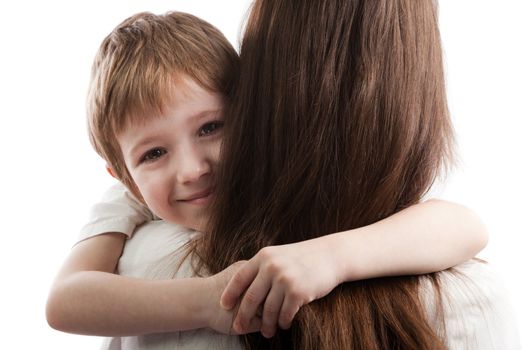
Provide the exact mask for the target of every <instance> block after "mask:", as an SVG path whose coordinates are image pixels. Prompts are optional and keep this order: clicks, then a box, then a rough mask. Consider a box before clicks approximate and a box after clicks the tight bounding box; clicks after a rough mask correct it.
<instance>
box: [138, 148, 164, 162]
mask: <svg viewBox="0 0 525 350" xmlns="http://www.w3.org/2000/svg"><path fill="white" fill-rule="evenodd" d="M165 154H166V150H165V149H163V148H152V149H150V150H149V151H147V152H146V153H144V155H143V156H142V157H141V158H140V163H147V162H152V161H155V160H157V159H159V158H160V157H162V156H163V155H165Z"/></svg>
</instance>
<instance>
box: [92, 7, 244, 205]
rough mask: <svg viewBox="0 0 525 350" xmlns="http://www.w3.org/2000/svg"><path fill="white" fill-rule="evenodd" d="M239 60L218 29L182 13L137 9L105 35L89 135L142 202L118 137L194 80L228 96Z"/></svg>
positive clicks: (157, 111) (97, 63)
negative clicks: (156, 12) (134, 13)
mask: <svg viewBox="0 0 525 350" xmlns="http://www.w3.org/2000/svg"><path fill="white" fill-rule="evenodd" d="M238 60H239V59H238V56H237V53H236V52H235V50H234V49H233V47H232V46H231V44H230V43H229V42H228V41H227V40H226V38H225V37H224V36H223V35H222V33H220V31H219V30H217V29H216V28H215V27H213V26H212V25H211V24H209V23H207V22H205V21H203V20H201V19H199V18H197V17H195V16H192V15H189V14H186V13H180V12H170V13H166V14H164V15H154V14H151V13H139V14H136V15H134V16H132V17H130V18H128V19H126V20H125V21H124V22H122V23H121V24H120V25H119V26H117V27H116V28H115V29H114V30H113V31H112V32H111V33H110V34H109V35H108V36H107V37H106V38H105V39H104V41H103V42H102V44H101V46H100V48H99V51H98V53H97V55H96V58H95V61H94V64H93V68H92V77H91V84H90V89H89V95H88V103H87V106H88V122H89V136H90V140H91V143H92V144H93V146H94V148H95V150H96V151H97V153H99V155H100V156H102V158H104V159H105V160H106V162H107V164H108V166H109V167H110V169H111V172H112V174H113V175H114V176H115V177H116V178H117V179H119V180H120V181H121V182H122V183H124V185H126V186H127V187H128V188H129V189H130V190H131V191H132V192H133V193H134V194H135V195H136V196H137V197H138V198H139V199H141V200H144V198H143V196H142V194H141V193H140V191H139V186H137V184H136V181H135V180H134V179H133V177H132V175H131V173H130V171H129V169H128V167H127V166H126V162H125V160H124V155H123V151H122V147H121V145H120V144H119V142H118V136H119V135H120V134H122V133H123V132H124V131H125V130H126V129H128V128H129V127H130V126H132V125H135V126H136V125H140V124H144V123H146V122H148V120H150V119H154V118H157V117H159V116H165V115H166V109H167V108H168V109H169V108H170V106H173V103H172V102H173V101H172V98H173V96H175V95H177V94H179V95H180V94H181V93H182V92H183V91H182V92H181V91H179V90H184V89H186V87H187V86H188V83H187V82H188V81H190V82H194V83H196V84H197V85H198V88H201V89H204V90H206V91H208V92H210V93H213V94H217V95H220V96H224V97H226V96H228V95H229V93H230V90H231V88H232V87H233V84H234V80H235V79H236V77H237V73H238V72H237V69H238V64H239V62H238ZM190 84H191V83H190ZM179 100H180V99H179Z"/></svg>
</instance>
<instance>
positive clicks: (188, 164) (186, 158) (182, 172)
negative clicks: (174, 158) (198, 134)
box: [175, 150, 211, 183]
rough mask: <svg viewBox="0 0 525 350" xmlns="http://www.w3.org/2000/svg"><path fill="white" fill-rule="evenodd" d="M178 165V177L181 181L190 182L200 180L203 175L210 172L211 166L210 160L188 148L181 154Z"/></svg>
mask: <svg viewBox="0 0 525 350" xmlns="http://www.w3.org/2000/svg"><path fill="white" fill-rule="evenodd" d="M179 160H180V161H179V162H177V163H178V164H177V165H176V167H177V169H175V171H176V177H177V181H178V182H179V183H188V182H193V181H197V180H199V179H200V178H201V177H202V176H204V175H206V174H209V173H210V170H211V167H210V162H209V160H208V159H207V158H206V157H205V156H203V155H202V154H200V153H199V152H196V151H193V150H187V151H185V152H184V154H181V155H180V158H179Z"/></svg>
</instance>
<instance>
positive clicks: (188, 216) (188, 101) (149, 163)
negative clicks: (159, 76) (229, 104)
mask: <svg viewBox="0 0 525 350" xmlns="http://www.w3.org/2000/svg"><path fill="white" fill-rule="evenodd" d="M222 108H223V100H222V97H221V96H220V95H219V94H215V93H210V92H208V91H207V90H205V89H203V88H202V87H200V86H199V85H198V84H196V83H195V82H194V81H192V80H190V79H186V80H184V82H183V83H181V86H180V87H179V88H178V89H175V92H174V95H173V98H172V99H171V102H170V103H169V104H168V105H167V106H166V108H165V111H164V115H161V116H159V117H152V118H151V119H150V120H148V122H146V123H144V124H137V125H131V126H129V127H128V128H126V129H125V130H124V131H123V132H121V133H120V134H119V135H118V137H117V139H118V142H119V144H120V147H121V149H122V153H123V155H124V161H125V164H126V166H127V168H128V170H129V172H130V174H131V176H132V178H133V180H134V182H135V184H136V185H137V187H138V189H139V191H140V193H141V195H142V197H143V198H144V201H145V202H146V204H147V206H148V207H149V208H150V209H151V211H152V212H154V213H155V214H156V215H157V216H159V217H161V218H163V219H164V220H166V221H169V222H175V223H178V224H180V225H182V226H186V227H191V228H195V229H199V230H201V231H202V229H203V228H204V225H205V223H206V218H207V212H206V208H207V205H208V203H209V202H210V199H211V196H212V194H213V188H212V187H211V182H212V178H213V174H214V171H215V169H216V166H217V162H218V159H219V151H220V144H221V134H222V133H221V129H222V125H223V121H222Z"/></svg>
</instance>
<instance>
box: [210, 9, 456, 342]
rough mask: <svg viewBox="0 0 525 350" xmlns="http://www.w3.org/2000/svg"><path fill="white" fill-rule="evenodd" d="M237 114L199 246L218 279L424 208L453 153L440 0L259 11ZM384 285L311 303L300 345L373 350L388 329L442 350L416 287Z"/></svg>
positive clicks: (249, 35) (252, 23) (244, 59)
mask: <svg viewBox="0 0 525 350" xmlns="http://www.w3.org/2000/svg"><path fill="white" fill-rule="evenodd" d="M230 117H231V120H230V123H229V125H228V128H227V130H226V143H225V145H224V159H223V162H224V163H223V165H224V166H223V168H222V173H221V174H220V175H221V176H219V186H218V188H217V191H218V192H217V203H216V207H215V209H216V210H215V213H216V215H215V217H214V218H213V222H214V226H213V229H212V230H211V231H212V232H211V234H209V235H207V236H206V237H205V238H204V241H203V243H202V245H201V247H200V248H201V249H200V253H201V255H202V257H203V258H204V260H205V263H206V264H207V265H208V267H209V268H210V270H211V271H212V272H214V271H219V270H221V269H223V268H225V267H226V266H228V265H229V264H231V263H232V262H234V261H237V260H239V259H246V258H250V257H251V256H252V255H253V254H255V253H256V252H257V251H258V250H259V249H260V248H261V247H263V246H266V245H275V244H283V243H289V242H295V241H299V240H303V239H308V238H312V237H316V236H320V235H324V234H328V233H331V232H335V231H340V230H344V229H351V228H355V227H359V226H363V225H367V224H370V223H372V222H375V221H377V220H379V219H382V218H384V217H386V216H389V215H391V214H393V213H394V212H396V211H399V210H401V209H402V208H404V207H407V206H409V205H411V204H414V203H416V202H417V201H419V200H420V199H421V197H422V196H423V194H424V193H425V192H426V191H427V190H428V189H429V187H430V186H431V184H432V183H433V181H434V179H435V178H436V176H437V174H438V173H439V172H440V170H441V169H442V168H443V166H444V165H445V164H447V162H448V160H449V159H450V156H451V144H452V130H451V125H450V120H449V116H448V111H447V105H446V97H445V87H444V77H443V67H442V57H441V47H440V38H439V31H438V25H437V14H436V8H435V4H434V2H433V1H431V0H421V1H413V0H378V1H365V0H359V1H358V0H350V1H349V0H344V1H343V0H324V1H316V2H306V1H287V0H264V1H263V0H261V1H256V2H255V4H254V6H253V8H252V13H251V16H250V18H249V21H248V23H247V26H246V31H245V35H244V39H243V43H242V47H241V74H240V79H239V85H238V86H237V91H236V94H235V99H234V104H233V105H232V107H231V110H230ZM212 249H213V250H212ZM212 256H213V259H211V257H212ZM385 281H386V280H379V281H365V282H359V283H353V284H347V285H345V286H344V287H342V288H339V289H337V290H335V291H334V292H332V294H331V295H330V296H329V297H328V298H326V299H324V300H323V301H319V302H315V303H313V304H312V305H308V307H305V308H303V309H302V310H301V312H300V315H299V317H298V326H297V327H295V326H294V327H292V331H291V333H288V336H290V335H291V337H292V338H291V339H293V340H294V343H295V344H302V345H303V346H304V347H305V348H306V347H310V348H322V346H321V345H323V346H325V347H327V348H330V347H332V348H333V347H334V346H335V345H341V346H345V347H350V346H353V347H359V346H363V347H367V348H374V346H375V345H377V344H378V343H376V342H374V339H376V341H378V340H377V339H379V338H378V337H380V335H378V333H377V332H393V333H392V334H395V336H392V337H388V336H385V337H386V338H388V339H391V340H392V341H393V342H394V343H395V342H396V341H400V339H402V342H401V343H402V344H404V345H405V346H406V347H407V348H410V344H413V343H414V339H416V340H417V341H422V342H423V343H421V344H419V346H422V347H425V346H424V344H425V342H426V344H431V343H432V342H434V341H435V340H436V339H435V336H434V334H433V333H432V331H431V330H430V328H429V327H428V325H427V324H426V321H425V319H424V316H423V312H422V309H421V308H420V307H418V306H417V303H418V301H417V289H416V287H417V280H412V279H406V280H401V279H399V280H395V282H385ZM397 282H399V283H398V284H399V285H398V286H397V285H396V283H397ZM392 284H393V285H392ZM387 285H389V286H387ZM350 290H352V291H353V292H352V293H350V292H349V291H350ZM407 300H410V302H409V303H412V304H415V305H416V307H415V308H414V307H412V309H409V308H408V307H407V306H406V303H407ZM361 303H362V304H361ZM374 303H376V304H374ZM402 303H404V306H402V305H400V304H402ZM319 305H324V306H323V307H321V308H319ZM359 305H361V306H359ZM378 305H381V307H380V308H378ZM316 310H317V311H316ZM329 310H331V311H332V312H333V314H332V315H327V314H328V312H329ZM318 311H319V312H318ZM324 311H326V312H324ZM354 316H355V319H350V318H351V317H354ZM392 320H393V321H392ZM363 324H364V325H365V326H362V325H363ZM360 325H361V326H360ZM367 325H368V326H367ZM316 327H317V328H316ZM326 327H328V328H330V329H332V330H333V333H330V332H328V331H327V330H326ZM352 329H353V331H352ZM408 329H413V332H412V333H411V334H408V335H407V334H406V332H405V331H406V330H408ZM358 330H359V333H362V334H360V335H359V337H357V336H356V334H357V333H356V332H357V331H358ZM385 334H386V333H385ZM389 334H390V333H389ZM414 334H415V335H414ZM283 339H286V337H284V338H283V337H277V340H276V343H274V345H275V344H281V345H280V346H282V347H285V345H283V344H284V343H279V342H280V341H283ZM334 342H336V343H334ZM367 342H370V343H367ZM394 343H388V342H387V343H381V344H382V346H383V347H384V346H386V347H388V346H387V345H389V344H390V345H391V344H394ZM352 344H353V345H352ZM367 344H368V345H370V346H368V345H367ZM374 344H375V345H374ZM378 346H379V347H381V345H378ZM335 347H337V346H335Z"/></svg>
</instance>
